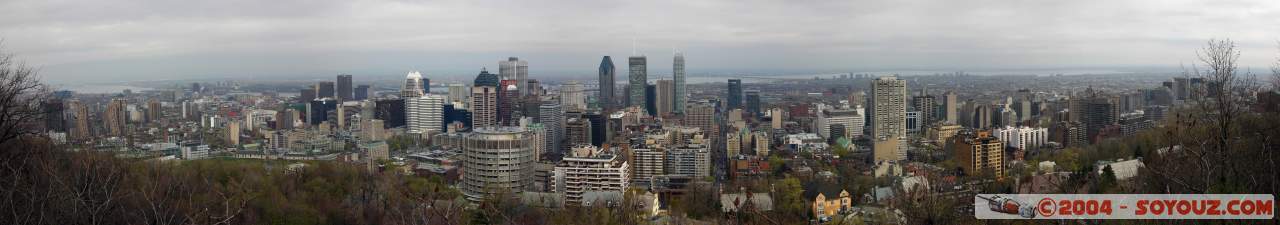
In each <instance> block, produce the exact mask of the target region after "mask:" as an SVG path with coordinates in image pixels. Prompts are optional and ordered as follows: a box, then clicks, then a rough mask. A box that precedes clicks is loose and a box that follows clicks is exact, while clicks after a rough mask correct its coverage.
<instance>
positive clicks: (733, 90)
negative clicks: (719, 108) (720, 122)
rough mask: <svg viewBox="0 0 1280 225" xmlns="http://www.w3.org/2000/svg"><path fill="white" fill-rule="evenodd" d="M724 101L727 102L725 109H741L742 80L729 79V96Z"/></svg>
mask: <svg viewBox="0 0 1280 225" xmlns="http://www.w3.org/2000/svg"><path fill="white" fill-rule="evenodd" d="M725 99H727V100H729V103H728V105H726V107H725V108H726V109H741V108H742V80H740V79H729V96H728V97H727V98H725Z"/></svg>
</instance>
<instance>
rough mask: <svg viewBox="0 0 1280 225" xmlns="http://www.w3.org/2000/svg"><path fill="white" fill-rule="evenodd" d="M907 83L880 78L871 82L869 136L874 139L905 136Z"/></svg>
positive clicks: (891, 78) (894, 79)
mask: <svg viewBox="0 0 1280 225" xmlns="http://www.w3.org/2000/svg"><path fill="white" fill-rule="evenodd" d="M906 98H907V81H906V80H899V79H898V78H895V77H880V78H876V79H875V80H873V81H871V103H870V104H868V105H869V106H870V108H869V110H870V111H871V112H870V113H868V116H870V119H871V135H872V137H873V138H875V139H883V138H890V137H903V136H905V135H906V134H907V126H906V125H907V99H906Z"/></svg>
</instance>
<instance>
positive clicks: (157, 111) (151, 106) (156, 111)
mask: <svg viewBox="0 0 1280 225" xmlns="http://www.w3.org/2000/svg"><path fill="white" fill-rule="evenodd" d="M51 116H52V115H51ZM160 118H164V108H161V107H160V100H156V99H151V100H150V101H147V122H152V123H154V122H157V121H160Z"/></svg>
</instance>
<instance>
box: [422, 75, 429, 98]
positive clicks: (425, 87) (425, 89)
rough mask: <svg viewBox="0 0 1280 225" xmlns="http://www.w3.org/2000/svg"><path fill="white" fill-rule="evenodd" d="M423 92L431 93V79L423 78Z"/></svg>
mask: <svg viewBox="0 0 1280 225" xmlns="http://www.w3.org/2000/svg"><path fill="white" fill-rule="evenodd" d="M422 93H426V94H431V79H427V78H425V77H424V78H422Z"/></svg>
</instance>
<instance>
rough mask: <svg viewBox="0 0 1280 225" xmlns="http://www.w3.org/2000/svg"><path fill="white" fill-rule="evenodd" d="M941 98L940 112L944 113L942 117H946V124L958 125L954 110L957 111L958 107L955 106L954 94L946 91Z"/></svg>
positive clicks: (958, 121)
mask: <svg viewBox="0 0 1280 225" xmlns="http://www.w3.org/2000/svg"><path fill="white" fill-rule="evenodd" d="M942 98H943V103H942V107H943V109H942V111H944V112H943V115H944V116H946V123H947V124H959V123H960V120H959V117H957V116H956V110H959V108H960V106H959V105H956V103H957V102H956V93H955V92H952V91H948V92H947V94H945V95H943V97H942Z"/></svg>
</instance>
